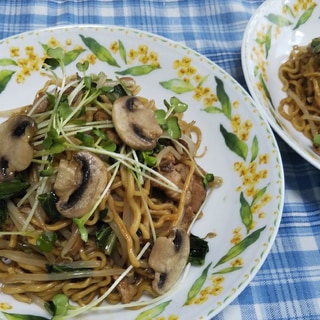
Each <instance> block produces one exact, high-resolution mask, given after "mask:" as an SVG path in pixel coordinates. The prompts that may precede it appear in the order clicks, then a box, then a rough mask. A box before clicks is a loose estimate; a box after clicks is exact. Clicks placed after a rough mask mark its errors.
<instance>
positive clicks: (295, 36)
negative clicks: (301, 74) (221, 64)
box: [242, 0, 320, 169]
mask: <svg viewBox="0 0 320 320" xmlns="http://www.w3.org/2000/svg"><path fill="white" fill-rule="evenodd" d="M319 16H320V6H319V5H318V4H317V1H312V0H267V1H265V2H264V3H263V4H262V5H261V6H260V8H259V9H258V10H257V11H256V13H255V14H254V15H253V16H252V18H251V19H250V21H249V23H248V25H247V28H246V31H245V35H244V38H243V43H242V67H243V72H244V75H245V79H246V82H247V86H248V89H249V91H250V93H251V95H252V97H253V99H254V100H255V101H256V102H257V108H258V109H259V111H261V113H262V114H263V115H264V116H265V118H266V119H267V120H268V121H269V123H270V125H271V126H272V128H273V129H274V130H275V131H276V132H277V133H278V134H279V135H280V137H282V139H283V140H284V141H286V143H287V144H288V145H290V146H291V147H292V148H293V149H294V150H295V151H296V152H297V153H299V154H300V155H301V156H302V157H303V158H304V159H305V160H307V161H308V162H309V163H311V164H312V165H314V166H315V167H316V168H318V169H320V158H319V156H318V155H317V154H316V153H314V152H313V151H312V143H311V141H310V140H309V139H307V138H306V137H305V136H304V135H303V134H302V133H300V132H298V131H296V130H295V129H294V128H293V127H292V126H291V124H290V123H289V122H288V121H287V120H285V119H284V118H282V117H281V116H280V114H279V113H278V111H277V109H278V105H279V102H280V100H281V99H282V98H284V97H285V93H284V92H283V91H282V84H281V82H280V79H279V76H278V71H279V67H280V65H281V64H282V63H283V62H284V61H286V60H287V59H288V57H289V54H290V51H291V50H292V47H293V46H294V45H307V44H308V43H310V42H311V40H312V39H313V38H315V37H318V36H319V35H320V34H319V30H318V25H319Z"/></svg>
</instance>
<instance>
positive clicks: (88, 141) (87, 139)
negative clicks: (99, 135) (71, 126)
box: [75, 132, 94, 147]
mask: <svg viewBox="0 0 320 320" xmlns="http://www.w3.org/2000/svg"><path fill="white" fill-rule="evenodd" d="M75 138H76V139H79V140H80V141H81V142H82V145H84V146H86V147H92V146H93V145H94V139H93V137H92V136H91V135H90V134H87V133H84V132H77V133H76V134H75Z"/></svg>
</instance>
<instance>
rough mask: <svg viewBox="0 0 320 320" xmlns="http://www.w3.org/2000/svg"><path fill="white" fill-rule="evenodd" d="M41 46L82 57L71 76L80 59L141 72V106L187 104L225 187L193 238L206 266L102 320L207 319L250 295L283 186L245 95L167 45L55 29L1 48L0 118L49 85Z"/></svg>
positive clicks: (12, 304) (110, 32)
mask: <svg viewBox="0 0 320 320" xmlns="http://www.w3.org/2000/svg"><path fill="white" fill-rule="evenodd" d="M80 35H83V36H85V37H90V38H93V39H95V40H96V41H97V42H98V43H99V44H100V45H101V46H103V47H104V48H105V49H106V50H108V51H109V53H110V55H111V57H112V58H113V59H114V61H116V63H117V65H118V66H113V65H111V64H110V63H111V59H107V61H101V60H99V57H97V56H95V55H94V54H93V52H92V51H91V49H90V47H88V46H86V45H85V44H84V43H83V41H82V39H81V37H80ZM44 44H45V45H49V46H60V47H62V48H63V49H65V50H66V51H67V52H71V51H72V50H79V49H83V51H82V50H79V52H80V54H79V56H77V57H76V58H75V60H74V61H70V64H69V65H68V66H67V72H68V73H73V72H75V70H76V69H75V64H76V62H77V61H83V60H85V59H88V60H89V61H90V68H89V71H90V72H92V73H98V72H99V71H101V70H102V71H104V72H105V73H107V74H108V75H109V76H110V77H112V78H114V77H116V76H117V74H116V72H119V71H121V72H122V71H125V70H127V71H125V72H123V73H129V71H131V72H132V70H135V71H137V70H139V72H138V73H141V74H140V75H136V76H134V77H135V79H136V81H137V82H138V84H139V85H141V87H142V92H141V95H142V96H145V97H147V98H153V99H155V101H156V103H157V104H158V105H159V106H161V105H162V103H163V100H164V99H170V97H171V96H173V95H177V96H178V97H179V98H180V99H181V100H182V101H184V102H187V103H188V105H189V109H188V110H187V113H186V118H187V119H188V120H191V119H195V120H196V122H197V124H198V126H200V128H201V129H202V131H203V142H202V147H203V148H205V147H207V154H206V156H205V157H204V158H202V159H201V160H200V164H201V165H202V167H203V168H204V169H205V170H207V171H209V172H213V173H214V174H215V175H218V176H221V177H222V178H223V185H222V186H221V187H220V188H219V189H216V190H215V191H214V192H213V193H212V194H211V196H210V199H209V201H208V202H207V204H206V206H205V208H204V216H203V218H202V219H201V220H199V221H198V222H197V223H196V224H195V226H194V228H193V233H194V234H196V235H198V236H200V237H204V236H205V235H207V234H208V233H209V232H214V233H216V237H214V238H212V239H210V240H209V246H210V252H209V253H208V255H207V258H206V261H205V264H204V265H203V266H201V267H191V269H190V271H189V274H188V276H187V278H186V280H185V281H184V282H183V283H182V285H181V286H179V287H178V288H177V289H176V291H175V292H174V293H173V294H171V295H170V296H166V297H164V298H163V299H162V300H160V301H158V302H156V303H154V304H151V305H148V306H145V307H143V308H141V309H139V310H128V309H117V310H113V308H110V310H109V311H108V312H107V313H108V319H140V320H141V319H149V318H148V317H147V315H146V312H145V311H146V310H150V309H151V310H152V311H149V313H147V314H149V315H150V314H152V315H153V316H152V317H154V318H156V317H157V316H159V317H161V319H169V318H170V319H178V318H179V319H210V318H212V317H213V316H214V315H216V314H217V313H218V312H219V311H221V310H222V309H223V308H224V307H226V306H227V305H228V304H229V303H230V302H231V301H232V300H233V299H235V298H236V297H237V295H238V294H239V293H240V292H241V291H242V290H243V289H244V288H245V287H246V286H247V285H248V283H249V282H250V280H251V279H252V278H253V277H254V275H255V274H256V273H257V272H258V270H259V268H260V267H261V265H262V263H263V262H264V260H265V258H266V256H267V254H268V252H269V250H270V248H271V246H272V243H273V241H274V239H275V236H276V234H277V230H278V226H279V223H280V219H281V213H282V208H283V196H284V180H283V179H284V178H283V168H282V163H281V159H280V155H279V151H278V147H277V144H276V141H275V139H274V136H273V134H272V131H271V130H270V127H269V125H268V124H267V122H266V121H265V120H264V119H263V118H262V117H261V115H260V113H259V111H258V110H257V109H256V107H255V104H254V103H253V101H252V99H251V98H250V97H249V96H248V94H247V93H246V92H245V90H243V89H242V88H241V87H240V86H239V84H238V83H237V82H236V81H235V80H234V79H232V78H231V77H230V76H229V75H228V74H227V73H226V72H225V71H223V70H221V69H220V68H219V67H218V66H217V65H215V64H214V63H213V62H211V61H209V60H208V59H206V58H205V57H203V56H201V55H199V54H198V53H196V52H194V51H193V50H191V49H189V48H186V47H184V46H182V45H180V44H177V43H175V42H172V41H170V40H168V39H164V38H162V37H159V36H155V35H152V34H148V33H145V32H142V31H138V30H132V29H126V28H119V27H111V26H73V27H59V28H53V29H46V30H40V31H34V32H29V33H24V34H21V35H17V36H14V37H11V38H9V39H5V40H2V41H1V42H0V52H1V56H0V88H1V90H2V92H1V93H0V106H1V107H2V108H14V107H18V106H21V105H26V104H28V103H31V102H32V101H33V97H34V94H35V92H36V91H37V90H38V89H39V88H40V87H42V85H43V83H44V81H45V80H46V79H45V78H44V77H43V76H42V75H41V74H40V71H39V70H40V67H41V62H42V60H43V57H44V49H43V46H42V45H44ZM119 44H121V45H120V47H121V49H120V50H119ZM141 65H145V66H146V67H141ZM150 65H152V66H157V67H156V68H154V67H150ZM137 66H139V67H138V69H136V68H135V67H137ZM132 68H133V69H132ZM146 71H148V72H146ZM149 71H150V72H149ZM241 212H242V215H241V214H240V213H241ZM241 216H242V217H241ZM197 280H198V281H197ZM195 283H197V285H195V286H194V284H195ZM186 302H187V303H186ZM2 303H7V304H2ZM3 305H4V306H7V307H8V310H7V311H8V312H11V313H23V314H34V315H36V314H37V315H43V316H47V317H48V315H47V314H46V313H45V312H44V311H43V310H41V309H39V308H38V307H36V306H34V305H25V304H22V303H18V302H16V301H15V300H13V299H11V298H10V297H9V296H6V295H3V294H2V295H0V308H1V306H3ZM99 316H102V313H90V315H88V314H85V315H83V319H89V318H90V319H97V317H99Z"/></svg>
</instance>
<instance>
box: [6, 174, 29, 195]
mask: <svg viewBox="0 0 320 320" xmlns="http://www.w3.org/2000/svg"><path fill="white" fill-rule="evenodd" d="M29 186H30V183H29V182H27V181H23V180H22V179H20V178H19V177H16V178H13V179H12V180H10V181H4V182H0V199H11V198H13V197H15V196H18V195H21V194H23V193H24V192H25V191H26V189H27V188H28V187H29Z"/></svg>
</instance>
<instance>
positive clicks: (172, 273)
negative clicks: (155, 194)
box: [148, 228, 190, 294]
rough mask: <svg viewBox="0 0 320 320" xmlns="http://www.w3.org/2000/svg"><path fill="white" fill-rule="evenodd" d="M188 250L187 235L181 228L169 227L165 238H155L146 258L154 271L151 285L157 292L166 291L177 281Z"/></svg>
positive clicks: (186, 259)
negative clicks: (168, 232)
mask: <svg viewBox="0 0 320 320" xmlns="http://www.w3.org/2000/svg"><path fill="white" fill-rule="evenodd" d="M189 252H190V240H189V236H188V234H187V232H186V231H185V230H183V229H181V228H173V229H171V231H170V234H169V236H168V237H167V238H166V237H158V238H157V240H156V241H155V243H154V246H153V248H152V250H151V253H150V256H149V260H148V262H149V265H150V267H151V268H152V269H153V270H154V271H155V278H154V280H153V281H152V287H153V289H154V290H155V291H156V292H157V293H159V294H164V293H166V292H167V291H168V290H169V289H170V288H171V287H172V286H173V285H174V284H175V283H176V282H177V280H178V278H179V276H180V274H181V272H182V270H183V268H184V267H185V265H186V263H187V261H188V257H189Z"/></svg>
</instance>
